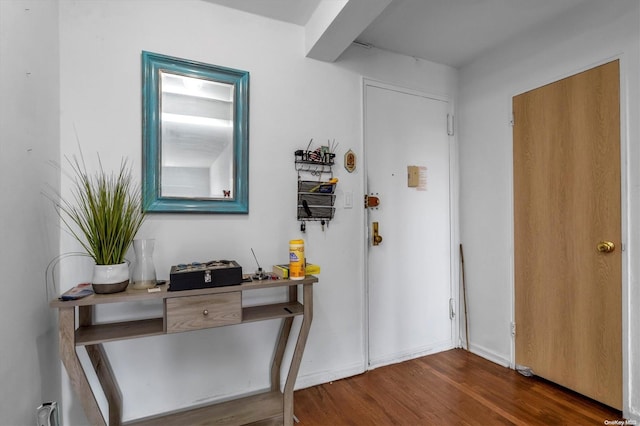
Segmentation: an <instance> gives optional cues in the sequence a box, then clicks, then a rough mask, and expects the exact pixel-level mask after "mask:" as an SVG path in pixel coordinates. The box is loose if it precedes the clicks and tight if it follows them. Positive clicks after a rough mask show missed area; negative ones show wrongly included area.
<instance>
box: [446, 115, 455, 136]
mask: <svg viewBox="0 0 640 426" xmlns="http://www.w3.org/2000/svg"><path fill="white" fill-rule="evenodd" d="M453 129H454V126H453V114H447V135H449V136H453V133H454V131H453Z"/></svg>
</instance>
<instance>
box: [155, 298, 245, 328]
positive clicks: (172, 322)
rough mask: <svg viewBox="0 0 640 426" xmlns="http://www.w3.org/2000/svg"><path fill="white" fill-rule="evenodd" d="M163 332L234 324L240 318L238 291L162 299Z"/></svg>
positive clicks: (240, 309)
mask: <svg viewBox="0 0 640 426" xmlns="http://www.w3.org/2000/svg"><path fill="white" fill-rule="evenodd" d="M165 317H166V326H167V333H179V332H181V331H191V330H199V329H202V328H210V327H220V326H223V325H231V324H238V323H240V322H241V321H242V292H240V291H234V292H231V293H221V294H205V295H202V296H185V297H172V298H169V299H165Z"/></svg>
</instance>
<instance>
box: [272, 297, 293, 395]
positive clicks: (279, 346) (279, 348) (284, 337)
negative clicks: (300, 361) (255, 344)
mask: <svg viewBox="0 0 640 426" xmlns="http://www.w3.org/2000/svg"><path fill="white" fill-rule="evenodd" d="M297 300H298V286H297V285H294V286H289V296H288V301H289V302H296V301H297ZM292 324H293V318H291V317H289V318H285V319H284V320H283V321H282V326H281V327H280V335H279V336H278V342H277V343H276V350H275V353H274V355H273V362H272V363H271V390H272V391H278V392H280V373H281V371H282V359H283V358H284V352H285V350H286V349H287V342H288V341H289V335H290V334H291V326H292Z"/></svg>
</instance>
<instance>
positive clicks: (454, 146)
mask: <svg viewBox="0 0 640 426" xmlns="http://www.w3.org/2000/svg"><path fill="white" fill-rule="evenodd" d="M367 86H375V87H378V88H381V89H387V90H395V91H398V92H401V93H406V94H409V95H415V96H421V97H425V98H429V99H434V100H437V101H444V102H447V104H448V106H449V108H448V111H447V117H445V118H443V119H447V120H449V117H451V129H452V130H453V132H452V133H453V134H452V135H449V241H450V247H449V250H450V266H449V281H450V294H451V298H452V299H453V305H454V317H453V320H452V321H451V341H452V343H453V345H454V347H460V346H461V340H460V316H461V315H462V314H461V312H463V309H462V308H461V304H460V267H459V264H460V263H459V262H460V251H459V250H458V245H459V241H460V237H459V235H460V234H459V228H460V226H459V219H458V218H459V211H458V209H459V193H460V191H459V161H458V159H459V155H458V141H457V127H456V123H455V114H454V111H455V108H454V104H453V99H452V98H451V97H449V96H442V95H434V94H432V93H428V92H424V91H421V90H417V89H412V88H408V87H405V86H399V85H397V84H392V83H386V82H383V81H380V80H376V79H373V78H369V77H364V76H363V77H362V83H361V85H360V90H361V94H360V95H361V96H360V99H361V108H360V111H361V113H362V118H361V120H360V125H361V128H360V133H361V146H362V160H361V161H360V163H361V164H362V171H363V173H362V177H361V179H362V188H363V190H364V193H363V194H362V195H363V196H364V194H367V193H368V192H369V188H368V186H367V176H368V173H369V171H368V169H367V143H366V134H365V127H366V125H365V124H366V123H365V119H366V102H367V99H366V88H367ZM355 200H358V196H356V197H355ZM354 202H355V203H356V205H357V204H358V203H359V202H358V201H354ZM383 202H384V200H383ZM368 216H369V215H368V213H367V211H366V209H363V215H362V225H363V227H364V228H363V233H362V235H363V241H362V244H363V250H362V262H363V263H362V264H363V265H364V268H363V270H362V279H363V281H362V282H363V283H364V285H363V293H362V297H363V321H362V324H363V328H362V333H363V341H362V353H363V362H364V365H363V371H368V370H369V369H370V366H369V361H370V360H369V250H370V245H369V239H370V235H369V224H368Z"/></svg>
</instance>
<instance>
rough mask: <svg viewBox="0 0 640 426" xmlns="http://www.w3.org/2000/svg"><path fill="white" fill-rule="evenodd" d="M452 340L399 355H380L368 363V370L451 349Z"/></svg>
mask: <svg viewBox="0 0 640 426" xmlns="http://www.w3.org/2000/svg"><path fill="white" fill-rule="evenodd" d="M453 348H454V346H453V343H452V340H445V341H443V342H438V343H436V344H433V345H429V346H425V347H422V348H416V349H413V350H411V351H407V352H405V353H403V354H400V355H394V356H390V357H382V358H380V359H378V360H374V361H373V362H372V363H371V364H370V365H369V370H374V369H376V368H380V367H384V366H386V365H391V364H397V363H399V362H403V361H408V360H411V359H416V358H421V357H423V356H427V355H431V354H436V353H439V352H443V351H448V350H450V349H453Z"/></svg>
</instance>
